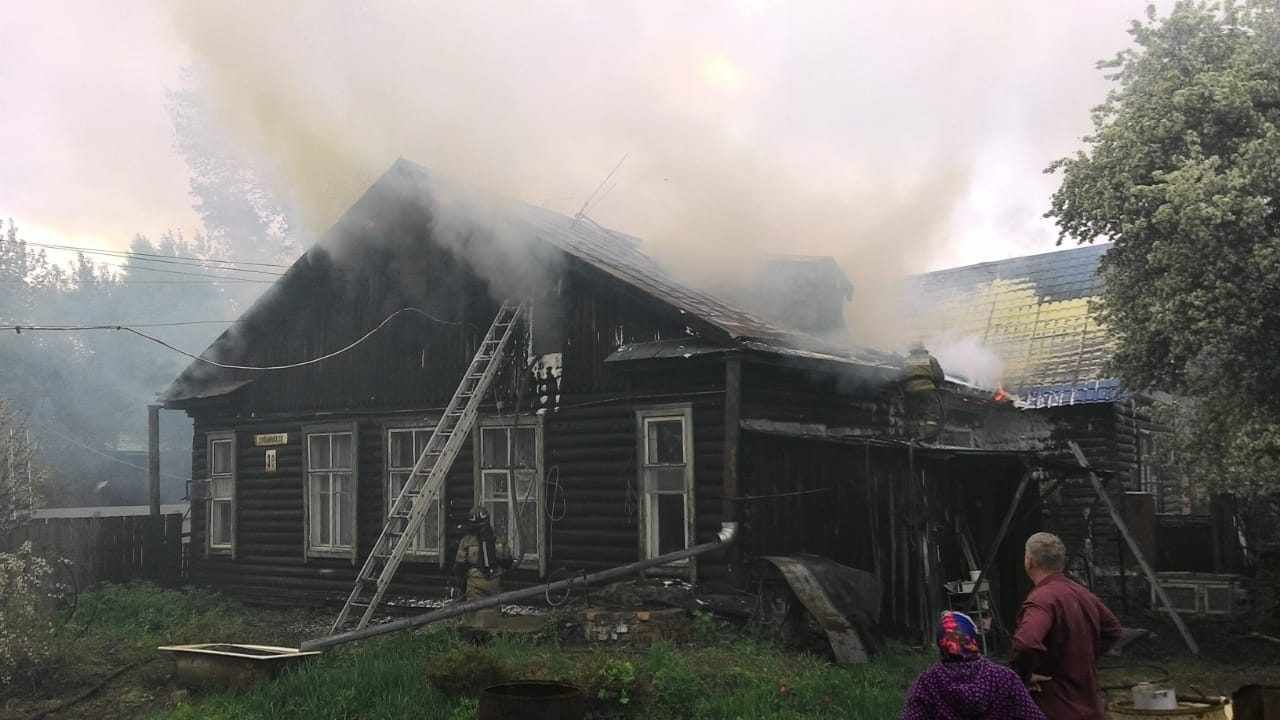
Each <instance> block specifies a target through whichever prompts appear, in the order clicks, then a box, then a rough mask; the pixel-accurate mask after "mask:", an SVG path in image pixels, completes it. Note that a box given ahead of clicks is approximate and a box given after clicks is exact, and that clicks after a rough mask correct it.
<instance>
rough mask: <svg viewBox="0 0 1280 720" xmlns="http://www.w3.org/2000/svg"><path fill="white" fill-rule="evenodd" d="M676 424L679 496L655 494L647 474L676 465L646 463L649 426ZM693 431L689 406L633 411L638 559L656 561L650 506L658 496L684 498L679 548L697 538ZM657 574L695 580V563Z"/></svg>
mask: <svg viewBox="0 0 1280 720" xmlns="http://www.w3.org/2000/svg"><path fill="white" fill-rule="evenodd" d="M671 420H679V421H680V422H681V423H682V427H681V440H682V448H683V450H684V463H683V469H684V488H683V491H682V492H672V491H659V490H657V489H656V488H655V489H652V490H651V489H650V487H649V486H650V477H651V474H650V472H649V471H650V470H651V469H657V468H672V467H677V466H676V465H673V464H669V463H649V453H648V451H649V432H648V430H649V425H650V424H651V423H653V422H661V421H671ZM693 433H694V428H693V405H692V404H691V403H680V404H674V405H656V406H651V407H646V408H640V409H637V410H636V488H637V491H638V495H639V497H638V500H639V502H637V503H636V504H637V506H638V508H637V509H638V512H639V523H640V532H639V536H640V537H639V546H640V557H641V559H645V560H647V559H650V558H654V557H657V556H658V555H660V554H661V553H660V552H659V547H660V538H659V536H658V534H657V532H656V528H655V527H653V526H652V525H653V523H654V522H656V518H655V517H654V508H653V504H654V503H655V502H656V497H657V496H659V495H680V496H682V497H683V498H684V532H685V538H684V545H683V546H682V547H685V548H687V547H691V546H692V545H693V544H694V542H695V540H696V538H697V492H696V491H697V483H696V475H695V472H694V462H695V458H694V436H693ZM654 570H655V571H656V572H658V573H659V574H661V573H664V572H665V573H672V572H675V573H678V574H686V573H687V574H688V576H689V577H690V578H691V579H694V578H696V575H697V563H696V561H695V559H693V558H686V559H685V560H679V561H676V562H674V563H668V564H666V565H662V566H659V567H658V568H655V569H654Z"/></svg>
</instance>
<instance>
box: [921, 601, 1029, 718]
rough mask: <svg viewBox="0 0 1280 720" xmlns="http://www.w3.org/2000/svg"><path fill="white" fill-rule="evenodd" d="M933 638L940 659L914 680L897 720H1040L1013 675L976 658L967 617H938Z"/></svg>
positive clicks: (972, 629) (952, 614)
mask: <svg viewBox="0 0 1280 720" xmlns="http://www.w3.org/2000/svg"><path fill="white" fill-rule="evenodd" d="M936 637H937V641H938V652H939V653H940V654H941V655H942V659H941V660H939V661H938V662H936V663H934V664H933V665H932V666H930V667H929V669H928V670H925V671H924V672H923V673H921V675H920V677H918V678H916V681H915V684H914V685H912V686H911V690H910V691H908V692H907V702H906V704H905V705H903V707H902V716H901V720H971V719H973V720H977V719H978V718H982V719H983V720H1045V716H1044V713H1042V712H1040V708H1038V707H1036V704H1035V701H1033V700H1032V699H1031V694H1030V693H1029V692H1028V691H1027V688H1026V687H1025V686H1024V685H1023V684H1022V679H1021V678H1020V677H1018V674H1017V673H1015V672H1014V671H1013V670H1011V669H1009V668H1007V667H1004V666H1001V665H997V664H995V663H994V662H991V661H990V660H988V659H987V658H984V657H982V652H981V651H980V650H979V649H978V630H977V627H976V626H975V625H974V624H973V620H972V619H970V618H969V616H968V615H965V614H964V613H958V612H944V613H942V617H941V618H940V619H939V620H938V632H937V635H936Z"/></svg>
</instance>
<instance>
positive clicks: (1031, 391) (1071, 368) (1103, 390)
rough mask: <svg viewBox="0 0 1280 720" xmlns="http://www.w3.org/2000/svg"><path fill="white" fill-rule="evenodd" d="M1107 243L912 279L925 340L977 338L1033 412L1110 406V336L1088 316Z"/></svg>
mask: <svg viewBox="0 0 1280 720" xmlns="http://www.w3.org/2000/svg"><path fill="white" fill-rule="evenodd" d="M1109 248H1110V245H1108V244H1097V245H1085V246H1081V247H1077V248H1071V249H1068V250H1059V251H1057V252H1050V253H1043V254H1040V255H1027V256H1023V257H1016V258H1009V259H1007V260H997V261H995V262H986V263H979V264H977V265H969V266H966V267H960V268H952V269H948V270H939V271H937V272H931V273H926V274H923V275H917V276H915V277H913V278H912V279H911V280H912V283H913V284H914V287H913V289H914V291H915V292H914V293H913V298H914V300H913V302H912V307H911V308H910V313H911V315H912V318H913V320H914V321H915V323H916V326H917V327H918V328H919V332H920V334H921V335H922V336H924V337H928V338H932V340H931V342H937V341H938V340H939V339H943V338H945V339H949V340H971V341H974V342H976V343H977V344H979V345H981V346H982V347H985V348H988V349H990V350H991V351H993V352H995V353H996V354H997V355H998V356H999V358H1000V360H1001V362H1002V363H1003V373H1002V380H1003V383H1004V386H1005V387H1006V388H1007V389H1008V390H1009V391H1011V392H1013V393H1014V394H1015V395H1017V396H1018V397H1019V398H1020V399H1021V400H1022V402H1023V403H1024V404H1026V405H1029V406H1032V407H1043V406H1057V405H1074V404H1082V403H1096V402H1111V401H1113V400H1117V399H1120V398H1121V397H1122V396H1123V394H1124V391H1123V388H1122V383H1121V381H1120V379H1118V378H1115V377H1111V376H1109V375H1108V373H1107V369H1106V362H1107V359H1108V356H1109V353H1110V348H1111V336H1110V334H1109V333H1108V332H1107V331H1106V328H1104V327H1103V326H1102V325H1101V324H1099V323H1098V321H1097V319H1096V318H1095V317H1094V316H1093V314H1091V313H1090V312H1089V302H1090V301H1091V300H1093V299H1095V298H1097V297H1098V296H1099V295H1100V294H1101V292H1102V288H1103V282H1102V278H1101V276H1100V275H1099V274H1098V267H1099V262H1100V261H1101V259H1102V256H1103V255H1105V254H1106V252H1107V250H1108V249H1109Z"/></svg>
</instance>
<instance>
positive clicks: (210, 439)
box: [205, 430, 237, 558]
mask: <svg viewBox="0 0 1280 720" xmlns="http://www.w3.org/2000/svg"><path fill="white" fill-rule="evenodd" d="M223 443H226V444H228V445H229V446H230V452H231V466H230V467H229V468H227V469H226V470H225V471H224V472H216V468H215V467H214V447H215V446H217V445H220V444H223ZM236 450H237V448H236V434H235V432H234V431H230V430H227V431H222V432H211V433H207V434H206V435H205V451H206V456H205V463H206V466H207V470H208V473H209V501H208V503H207V505H208V508H207V510H206V514H205V520H206V525H205V550H206V551H207V554H209V555H230V556H231V557H232V558H234V557H235V554H236V514H237V513H236ZM220 484H221V492H219V490H220V488H219V485H220ZM220 505H225V506H226V511H227V512H228V513H230V515H231V529H230V532H231V536H230V537H228V538H226V541H225V542H215V540H214V528H215V527H216V525H215V522H214V516H215V515H216V509H217V507H218V506H220Z"/></svg>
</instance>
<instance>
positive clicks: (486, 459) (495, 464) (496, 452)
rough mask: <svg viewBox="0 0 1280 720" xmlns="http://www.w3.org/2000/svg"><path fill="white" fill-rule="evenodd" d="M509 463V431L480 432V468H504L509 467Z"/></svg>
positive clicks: (492, 429)
mask: <svg viewBox="0 0 1280 720" xmlns="http://www.w3.org/2000/svg"><path fill="white" fill-rule="evenodd" d="M507 463H508V460H507V429H506V428H484V429H482V430H481V431H480V466H481V467H487V468H504V467H508V465H507Z"/></svg>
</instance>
